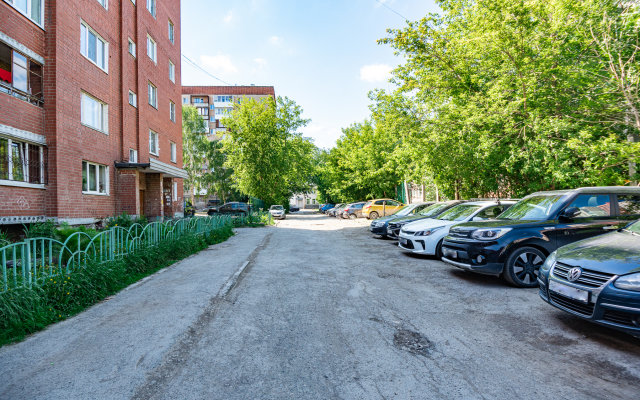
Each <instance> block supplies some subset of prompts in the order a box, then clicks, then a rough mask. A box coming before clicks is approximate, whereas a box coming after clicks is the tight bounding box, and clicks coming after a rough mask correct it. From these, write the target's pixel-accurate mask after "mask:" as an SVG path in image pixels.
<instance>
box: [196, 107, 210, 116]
mask: <svg viewBox="0 0 640 400" xmlns="http://www.w3.org/2000/svg"><path fill="white" fill-rule="evenodd" d="M198 114H200V116H202V117H208V116H209V109H208V108H202V107H198Z"/></svg>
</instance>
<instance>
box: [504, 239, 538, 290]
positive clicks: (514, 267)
mask: <svg viewBox="0 0 640 400" xmlns="http://www.w3.org/2000/svg"><path fill="white" fill-rule="evenodd" d="M546 258H547V256H545V255H544V253H543V252H542V251H540V250H538V249H536V248H535V247H529V246H525V247H520V248H518V249H515V250H514V251H513V252H512V253H511V255H509V258H508V259H507V262H506V263H505V266H504V272H503V273H502V276H503V277H504V279H505V280H506V281H507V282H509V283H510V284H512V285H513V286H516V287H525V288H531V287H536V286H538V271H539V270H540V266H541V265H542V264H543V263H544V260H545V259H546Z"/></svg>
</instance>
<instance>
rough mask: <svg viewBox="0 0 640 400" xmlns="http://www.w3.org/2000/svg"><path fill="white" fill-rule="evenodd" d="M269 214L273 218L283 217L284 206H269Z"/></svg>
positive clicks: (284, 216)
mask: <svg viewBox="0 0 640 400" xmlns="http://www.w3.org/2000/svg"><path fill="white" fill-rule="evenodd" d="M269 214H271V216H272V217H273V218H275V219H285V218H286V215H285V212H284V207H282V206H278V205H273V206H271V207H269Z"/></svg>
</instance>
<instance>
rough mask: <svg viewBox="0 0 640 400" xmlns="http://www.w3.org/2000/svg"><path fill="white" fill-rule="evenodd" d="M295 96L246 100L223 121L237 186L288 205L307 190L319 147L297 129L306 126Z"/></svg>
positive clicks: (228, 162) (228, 161) (228, 160)
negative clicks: (314, 158)
mask: <svg viewBox="0 0 640 400" xmlns="http://www.w3.org/2000/svg"><path fill="white" fill-rule="evenodd" d="M301 115H302V108H301V107H300V106H298V105H297V104H296V103H295V102H294V101H293V100H290V99H288V98H286V97H285V98H283V97H278V98H277V99H276V100H274V99H273V98H271V97H269V98H267V99H265V100H261V101H258V100H255V99H245V100H243V101H242V103H240V104H238V105H236V106H235V107H234V110H233V112H232V115H231V117H230V118H227V119H225V120H224V124H225V126H227V127H228V128H229V133H228V135H227V137H226V138H225V139H223V151H224V153H225V154H226V156H227V158H226V161H225V164H224V165H225V166H226V167H227V168H231V169H233V171H234V173H233V177H232V179H233V183H234V186H235V187H236V188H237V189H238V190H239V191H240V192H242V193H245V194H247V195H249V196H252V197H256V198H259V199H262V200H263V201H264V202H265V203H266V205H269V204H278V203H280V204H282V203H287V202H288V199H289V197H290V195H291V194H292V193H294V192H298V191H305V190H308V189H309V184H310V181H311V176H312V174H313V164H312V157H313V152H314V148H315V146H314V145H313V143H312V142H311V141H310V140H309V139H306V138H304V137H303V136H302V134H301V133H300V132H298V130H299V129H300V128H302V127H304V126H306V125H307V123H308V122H309V120H306V119H303V118H302V117H301Z"/></svg>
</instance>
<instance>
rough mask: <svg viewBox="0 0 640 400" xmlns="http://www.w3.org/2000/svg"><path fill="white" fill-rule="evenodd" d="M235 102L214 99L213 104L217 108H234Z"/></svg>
mask: <svg viewBox="0 0 640 400" xmlns="http://www.w3.org/2000/svg"><path fill="white" fill-rule="evenodd" d="M233 104H234V103H233V102H232V101H214V102H213V106H214V107H215V108H233Z"/></svg>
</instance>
